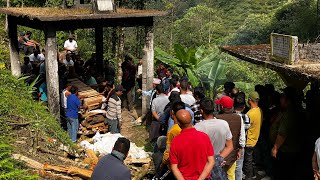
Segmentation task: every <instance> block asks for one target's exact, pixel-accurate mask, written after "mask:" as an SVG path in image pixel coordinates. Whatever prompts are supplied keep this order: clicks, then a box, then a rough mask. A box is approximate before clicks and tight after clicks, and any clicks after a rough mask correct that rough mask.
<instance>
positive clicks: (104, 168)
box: [91, 137, 131, 180]
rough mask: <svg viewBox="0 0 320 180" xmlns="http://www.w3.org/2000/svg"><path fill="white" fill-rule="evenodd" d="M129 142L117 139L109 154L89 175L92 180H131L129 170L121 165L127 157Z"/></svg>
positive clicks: (122, 138)
mask: <svg viewBox="0 0 320 180" xmlns="http://www.w3.org/2000/svg"><path fill="white" fill-rule="evenodd" d="M129 149H130V141H129V140H128V139H126V138H124V137H120V138H118V140H117V141H116V143H115V144H114V147H113V149H112V152H111V154H108V155H106V156H104V157H102V158H101V159H100V160H99V162H98V164H97V165H96V167H95V168H94V171H93V173H92V175H91V179H92V180H106V179H107V180H120V179H121V180H131V174H130V170H129V169H128V168H127V167H126V166H125V165H124V164H123V161H124V160H125V159H126V157H127V156H128V153H129Z"/></svg>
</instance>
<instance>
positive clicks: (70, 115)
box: [66, 86, 85, 142]
mask: <svg viewBox="0 0 320 180" xmlns="http://www.w3.org/2000/svg"><path fill="white" fill-rule="evenodd" d="M70 92H71V94H70V95H69V96H68V97H67V110H66V117H67V128H68V133H69V136H70V138H71V140H72V141H73V142H76V141H77V133H78V129H79V120H78V111H79V108H85V107H83V106H81V103H80V99H79V98H78V96H77V94H78V88H77V87H76V86H72V87H71V89H70Z"/></svg>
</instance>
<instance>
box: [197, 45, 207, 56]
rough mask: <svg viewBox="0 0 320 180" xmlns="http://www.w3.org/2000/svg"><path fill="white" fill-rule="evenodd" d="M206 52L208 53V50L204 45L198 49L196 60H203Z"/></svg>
mask: <svg viewBox="0 0 320 180" xmlns="http://www.w3.org/2000/svg"><path fill="white" fill-rule="evenodd" d="M205 52H206V49H205V47H204V46H203V45H202V46H200V47H198V49H197V51H196V53H195V58H196V59H201V58H202V56H203V55H204V54H205Z"/></svg>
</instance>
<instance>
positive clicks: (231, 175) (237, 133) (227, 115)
mask: <svg viewBox="0 0 320 180" xmlns="http://www.w3.org/2000/svg"><path fill="white" fill-rule="evenodd" d="M216 104H218V105H220V109H221V112H220V114H218V115H217V116H216V117H217V118H218V119H223V120H225V121H227V123H228V124H229V126H230V130H231V132H232V142H233V148H234V149H233V151H232V152H231V153H230V154H229V155H228V156H227V157H226V166H225V169H226V170H227V174H228V179H229V180H235V178H236V177H235V173H236V160H237V159H239V158H240V156H241V151H242V148H244V147H245V145H246V136H245V131H244V125H243V122H242V120H241V117H240V116H239V115H237V114H235V113H233V100H232V99H231V97H229V96H223V97H222V98H221V99H219V100H217V101H216Z"/></svg>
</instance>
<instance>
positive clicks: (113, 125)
mask: <svg viewBox="0 0 320 180" xmlns="http://www.w3.org/2000/svg"><path fill="white" fill-rule="evenodd" d="M124 91H126V90H125V89H124V88H123V87H122V85H118V86H116V88H115V89H114V90H113V92H112V95H110V98H109V100H108V109H107V113H106V118H107V119H106V121H105V122H106V123H108V126H109V132H111V133H112V134H113V133H120V127H121V121H122V116H121V99H120V96H121V95H122V94H123V92H124Z"/></svg>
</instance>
